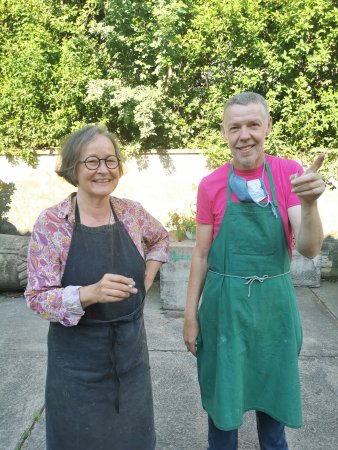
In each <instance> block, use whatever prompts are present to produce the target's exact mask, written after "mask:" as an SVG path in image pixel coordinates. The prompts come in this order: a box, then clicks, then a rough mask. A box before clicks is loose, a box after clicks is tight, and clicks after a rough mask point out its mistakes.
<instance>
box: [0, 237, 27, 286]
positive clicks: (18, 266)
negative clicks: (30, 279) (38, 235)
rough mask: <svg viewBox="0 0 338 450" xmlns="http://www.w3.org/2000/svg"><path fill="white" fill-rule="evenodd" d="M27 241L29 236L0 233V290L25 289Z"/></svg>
mask: <svg viewBox="0 0 338 450" xmlns="http://www.w3.org/2000/svg"><path fill="white" fill-rule="evenodd" d="M28 242H29V236H13V235H10V234H0V274H1V276H0V291H11V290H15V291H17V290H21V289H22V290H23V289H25V287H26V285H27V250H28Z"/></svg>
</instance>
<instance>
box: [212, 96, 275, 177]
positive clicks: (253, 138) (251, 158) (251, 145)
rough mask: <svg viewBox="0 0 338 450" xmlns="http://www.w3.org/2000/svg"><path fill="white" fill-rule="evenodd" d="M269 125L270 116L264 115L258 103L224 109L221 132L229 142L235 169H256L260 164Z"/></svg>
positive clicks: (262, 158)
mask: <svg viewBox="0 0 338 450" xmlns="http://www.w3.org/2000/svg"><path fill="white" fill-rule="evenodd" d="M271 126H272V119H271V117H266V115H265V111H264V108H263V106H262V105H261V104H259V103H249V104H248V105H232V106H230V107H229V108H227V109H226V110H225V113H224V117H223V122H222V125H221V132H222V135H223V136H224V138H225V139H226V140H227V141H228V143H229V147H230V150H231V153H232V155H233V160H234V166H235V167H236V168H237V169H240V170H250V169H256V168H257V167H259V166H260V165H261V164H262V162H263V160H264V141H265V137H266V136H267V135H268V134H269V133H270V131H271Z"/></svg>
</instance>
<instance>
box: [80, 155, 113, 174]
mask: <svg viewBox="0 0 338 450" xmlns="http://www.w3.org/2000/svg"><path fill="white" fill-rule="evenodd" d="M109 158H115V159H116V165H115V166H114V167H109V166H108V164H107V160H108V159H109ZM88 159H96V160H97V166H96V167H95V169H94V168H91V167H88V166H87V160H88ZM101 161H104V163H105V165H106V167H107V169H110V170H113V169H116V168H117V167H119V162H120V161H121V160H120V158H118V157H117V156H113V155H112V156H108V157H107V158H98V157H97V156H88V157H87V158H86V159H85V160H84V161H78V162H79V163H83V164H84V165H85V166H86V168H87V169H88V170H97V169H98V168H99V167H100V164H101ZM108 162H109V161H108ZM111 162H113V161H111Z"/></svg>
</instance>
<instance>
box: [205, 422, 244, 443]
mask: <svg viewBox="0 0 338 450" xmlns="http://www.w3.org/2000/svg"><path fill="white" fill-rule="evenodd" d="M208 425H209V431H208V444H209V447H208V450H237V447H238V430H230V431H223V430H219V429H218V428H216V427H215V424H214V422H213V421H212V419H211V417H210V416H208Z"/></svg>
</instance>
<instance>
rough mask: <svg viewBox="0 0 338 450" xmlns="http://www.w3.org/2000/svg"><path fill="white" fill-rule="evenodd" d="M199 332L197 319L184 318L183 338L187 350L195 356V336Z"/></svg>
mask: <svg viewBox="0 0 338 450" xmlns="http://www.w3.org/2000/svg"><path fill="white" fill-rule="evenodd" d="M198 333H199V326H198V322H197V319H195V318H194V319H191V318H189V319H185V320H184V325H183V339H184V342H185V345H186V347H187V350H188V351H189V352H190V353H192V354H193V355H194V356H196V350H197V348H196V343H197V336H198Z"/></svg>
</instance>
